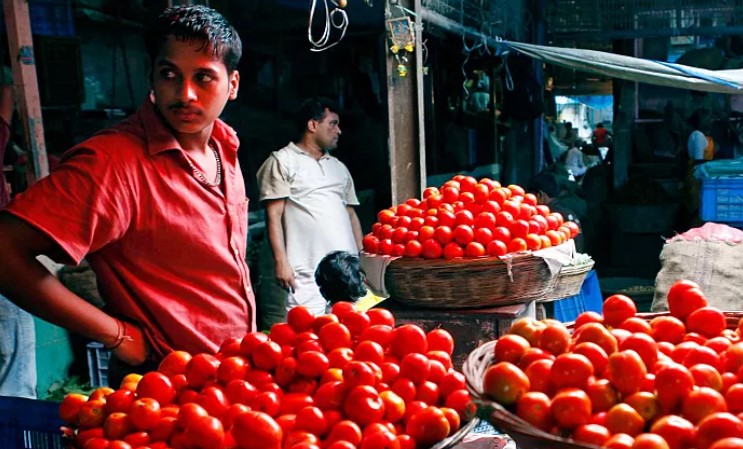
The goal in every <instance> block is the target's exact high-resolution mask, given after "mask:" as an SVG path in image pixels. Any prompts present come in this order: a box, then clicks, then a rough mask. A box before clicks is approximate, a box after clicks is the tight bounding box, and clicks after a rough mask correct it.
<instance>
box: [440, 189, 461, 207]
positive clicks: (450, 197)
mask: <svg viewBox="0 0 743 449" xmlns="http://www.w3.org/2000/svg"><path fill="white" fill-rule="evenodd" d="M441 193H442V195H443V197H444V198H443V200H444V201H445V202H447V203H449V204H451V203H453V202H455V201H457V200H459V189H458V188H456V187H453V186H451V187H444V189H443V190H442V191H441Z"/></svg>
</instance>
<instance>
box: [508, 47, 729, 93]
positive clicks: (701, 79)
mask: <svg viewBox="0 0 743 449" xmlns="http://www.w3.org/2000/svg"><path fill="white" fill-rule="evenodd" d="M496 43H497V44H499V45H501V46H503V47H506V48H507V49H512V50H515V51H518V52H520V53H523V54H525V55H527V56H530V57H532V58H535V59H539V60H541V61H544V62H548V63H550V64H555V65H558V66H561V67H566V68H569V69H575V70H580V71H584V72H591V73H597V74H600V75H606V76H611V77H614V78H620V79H625V80H629V81H637V82H641V83H648V84H656V85H661V86H667V87H676V88H679V89H689V90H697V91H706V92H718V93H725V94H743V70H706V69H700V68H696V67H690V66H686V65H682V64H673V63H670V62H662V61H652V60H649V59H642V58H634V57H631V56H624V55H617V54H614V53H607V52H603V51H596V50H581V49H575V48H560V47H548V46H544V45H534V44H524V43H521V42H513V41H506V40H499V41H496Z"/></svg>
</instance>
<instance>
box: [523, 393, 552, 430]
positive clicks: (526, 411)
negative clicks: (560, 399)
mask: <svg viewBox="0 0 743 449" xmlns="http://www.w3.org/2000/svg"><path fill="white" fill-rule="evenodd" d="M550 403H551V400H550V398H549V396H547V395H546V394H544V393H542V392H538V391H530V392H528V393H525V394H524V395H523V396H521V398H519V400H518V402H517V404H516V415H517V416H518V417H519V418H521V419H523V420H524V421H526V422H528V423H529V424H531V425H533V426H534V427H536V428H538V429H541V430H544V431H549V430H550V429H551V428H552V415H551V412H550Z"/></svg>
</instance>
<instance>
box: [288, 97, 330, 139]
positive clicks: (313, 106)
mask: <svg viewBox="0 0 743 449" xmlns="http://www.w3.org/2000/svg"><path fill="white" fill-rule="evenodd" d="M325 109H327V110H329V111H330V112H335V113H336V114H337V113H338V106H337V105H336V104H335V102H334V101H333V100H331V99H330V98H326V97H312V98H308V99H306V100H304V101H303V102H302V104H301V105H299V110H298V111H297V113H296V115H295V125H296V127H297V134H298V135H299V136H301V135H303V134H304V132H305V131H306V130H307V122H308V121H310V120H317V121H321V120H322V119H323V117H324V116H325Z"/></svg>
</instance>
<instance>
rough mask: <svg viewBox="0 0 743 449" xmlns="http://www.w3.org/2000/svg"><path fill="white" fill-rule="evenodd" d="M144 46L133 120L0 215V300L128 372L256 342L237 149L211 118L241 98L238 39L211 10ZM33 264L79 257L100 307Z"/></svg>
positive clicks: (194, 12)
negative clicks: (179, 353)
mask: <svg viewBox="0 0 743 449" xmlns="http://www.w3.org/2000/svg"><path fill="white" fill-rule="evenodd" d="M146 44H147V49H148V52H149V54H150V58H151V64H152V65H151V83H152V91H151V93H150V95H149V98H148V99H146V100H145V101H144V104H143V105H142V106H141V107H140V109H139V110H138V111H137V113H136V114H134V115H133V116H131V117H129V118H128V119H126V120H124V121H123V122H121V123H119V124H118V125H116V126H114V127H113V128H111V129H108V130H105V131H103V132H101V133H99V134H97V135H95V136H94V137H92V138H91V139H89V140H87V141H85V142H83V143H81V144H80V145H77V146H76V147H74V148H73V149H72V150H70V151H69V152H68V153H67V154H66V155H65V157H64V160H63V162H62V163H61V164H60V166H59V167H58V168H57V169H56V170H55V171H54V172H53V173H52V174H51V175H49V176H48V177H46V178H44V179H42V180H41V181H39V182H38V183H37V184H35V185H34V186H33V187H31V188H30V189H28V190H27V191H26V192H25V193H23V194H21V195H19V196H18V197H17V198H16V199H15V200H14V201H12V202H11V203H10V205H9V206H8V208H7V209H6V211H5V212H4V213H2V214H0V248H2V252H3V262H2V263H1V264H0V293H2V294H3V295H5V296H7V297H8V298H10V299H11V300H12V301H14V302H16V303H17V304H18V305H20V306H21V307H23V308H24V309H26V310H28V311H30V312H31V313H34V314H36V315H38V316H39V317H41V318H43V319H45V320H47V321H50V322H52V323H55V324H58V325H60V326H62V327H65V328H67V329H69V330H71V331H73V332H76V333H78V334H80V335H83V336H85V337H88V338H90V339H93V340H96V341H100V342H102V343H103V344H104V345H105V346H106V347H108V348H110V349H111V350H112V353H113V356H114V358H115V359H116V361H118V362H122V363H123V364H126V365H128V366H125V367H124V369H123V370H122V371H129V372H132V371H143V370H149V369H152V368H153V367H154V366H156V363H157V362H158V361H159V360H160V359H161V358H162V357H163V356H164V355H166V354H167V353H168V352H170V351H172V350H185V351H189V352H191V353H198V352H215V351H216V350H217V349H218V347H219V345H220V344H221V343H222V342H223V341H224V340H225V339H226V338H228V337H232V336H235V337H242V336H243V335H244V334H245V333H246V332H248V331H253V330H255V299H254V296H253V292H252V289H251V285H250V276H249V273H248V266H247V264H246V262H245V251H246V242H247V229H248V223H247V209H248V199H247V198H246V196H245V188H244V182H243V177H242V174H241V171H240V166H239V164H238V160H237V148H238V145H239V142H238V139H237V136H236V135H235V132H234V131H233V130H232V129H231V128H230V127H228V126H227V125H226V124H224V122H222V121H221V120H219V118H218V117H219V115H220V114H221V113H222V110H223V109H224V106H225V104H226V103H227V101H228V100H233V99H235V98H236V97H237V89H238V85H239V73H238V72H237V70H236V67H237V64H238V61H239V59H240V56H241V54H242V44H241V41H240V38H239V36H238V34H237V32H236V30H235V29H234V28H233V27H232V26H231V25H230V24H229V23H228V22H227V21H226V20H225V19H224V17H222V16H221V15H220V14H219V13H217V12H216V11H214V10H212V9H210V8H207V7H204V6H189V7H184V6H180V7H174V8H169V9H167V10H165V11H164V12H163V13H162V14H161V15H160V16H159V17H158V20H157V21H156V22H155V23H154V24H153V25H151V26H150V27H149V29H148V31H147V34H146ZM39 254H46V255H48V256H50V257H52V258H53V259H55V260H57V261H58V262H64V263H74V264H77V263H79V262H80V261H81V259H83V258H84V257H85V258H87V259H88V260H89V262H90V265H91V267H92V268H93V270H94V271H95V273H96V275H97V276H98V283H99V289H100V291H101V295H102V297H103V298H104V300H105V301H106V302H107V304H106V307H105V308H104V309H103V310H99V309H98V308H96V307H94V306H93V305H91V304H89V303H88V302H86V301H85V300H83V299H82V298H80V297H78V296H76V295H75V294H73V293H72V292H70V291H69V290H68V289H66V288H65V287H64V286H63V285H62V284H61V283H60V282H59V281H58V280H57V279H56V278H54V277H53V276H52V275H50V274H49V273H48V272H47V271H46V270H45V269H44V268H43V267H42V266H41V265H40V264H39V263H38V262H37V261H36V256H37V255H39ZM117 366H118V365H117ZM110 374H112V375H113V374H114V373H110ZM112 385H114V386H115V387H118V384H116V382H115V381H114V382H113V383H112Z"/></svg>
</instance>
